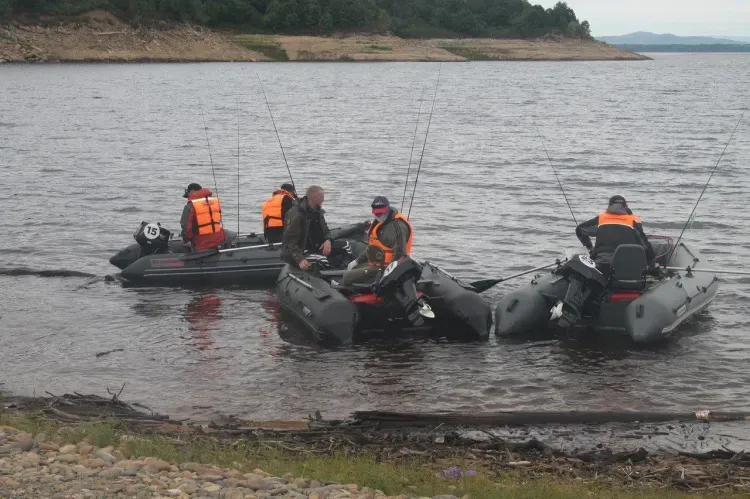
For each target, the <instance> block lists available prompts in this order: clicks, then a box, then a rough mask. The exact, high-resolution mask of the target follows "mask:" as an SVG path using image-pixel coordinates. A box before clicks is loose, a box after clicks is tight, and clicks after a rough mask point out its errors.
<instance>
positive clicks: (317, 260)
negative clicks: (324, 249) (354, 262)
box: [305, 254, 331, 274]
mask: <svg viewBox="0 0 750 499" xmlns="http://www.w3.org/2000/svg"><path fill="white" fill-rule="evenodd" d="M305 260H307V261H308V262H309V263H310V272H312V273H313V274H319V273H320V272H321V271H323V270H331V263H330V262H329V261H328V258H326V257H325V256H323V255H316V254H312V255H307V256H305Z"/></svg>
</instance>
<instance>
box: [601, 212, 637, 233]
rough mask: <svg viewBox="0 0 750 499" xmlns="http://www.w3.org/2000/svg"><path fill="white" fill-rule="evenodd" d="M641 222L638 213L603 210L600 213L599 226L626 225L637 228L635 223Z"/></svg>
mask: <svg viewBox="0 0 750 499" xmlns="http://www.w3.org/2000/svg"><path fill="white" fill-rule="evenodd" d="M637 223H638V224H639V223H641V219H640V218H638V216H637V215H628V214H627V213H622V214H620V213H609V212H606V211H603V212H601V213H599V227H601V226H602V225H624V226H626V227H630V228H631V229H635V224H637Z"/></svg>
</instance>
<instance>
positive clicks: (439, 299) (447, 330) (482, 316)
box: [276, 257, 492, 344]
mask: <svg viewBox="0 0 750 499" xmlns="http://www.w3.org/2000/svg"><path fill="white" fill-rule="evenodd" d="M342 277H343V272H340V271H328V270H321V271H317V272H315V271H307V272H303V271H301V270H299V269H297V268H293V267H292V266H289V265H287V266H285V267H284V269H283V270H282V271H281V273H280V274H279V277H278V280H277V285H276V293H277V295H278V297H279V302H280V305H281V310H282V312H285V313H286V314H287V315H289V316H291V318H292V319H294V320H297V321H299V322H300V323H301V324H302V325H303V326H304V328H305V329H306V330H307V331H309V332H310V333H311V334H312V335H313V336H314V337H315V338H316V339H317V340H318V341H320V342H325V343H336V344H350V343H352V342H356V341H359V340H362V339H367V338H371V337H373V336H375V337H377V336H386V335H393V334H396V335H400V334H404V333H407V332H413V331H427V332H429V333H431V334H437V335H439V336H441V337H446V338H450V339H457V340H464V341H471V340H486V339H488V338H489V334H490V330H491V328H492V309H491V308H490V306H489V305H488V304H487V302H485V301H484V299H483V298H482V297H481V296H480V295H479V294H478V293H476V291H475V290H473V289H472V288H471V286H469V285H466V284H464V283H462V282H461V281H459V280H457V279H456V278H454V277H453V276H451V275H449V274H447V273H446V272H443V271H442V270H441V269H440V268H438V267H437V266H435V265H433V264H431V263H429V262H425V263H418V262H416V261H414V260H412V259H411V258H408V257H404V258H401V259H399V260H398V261H394V262H392V263H391V264H390V265H389V266H388V267H387V268H386V269H384V270H383V271H382V272H379V273H378V275H377V276H376V279H375V283H374V284H360V285H350V286H347V285H344V284H341V279H342Z"/></svg>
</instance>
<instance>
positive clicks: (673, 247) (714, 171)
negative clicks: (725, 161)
mask: <svg viewBox="0 0 750 499" xmlns="http://www.w3.org/2000/svg"><path fill="white" fill-rule="evenodd" d="M744 117H745V111H742V114H741V115H740V119H738V120H737V124H736V125H735V126H734V130H732V134H731V135H730V136H729V140H727V143H726V144H724V149H723V150H722V151H721V154H720V155H719V159H718V160H717V161H716V164H715V165H714V168H713V170H711V175H709V176H708V180H706V185H704V186H703V190H702V191H701V194H700V196H698V201H696V202H695V206H693V211H691V212H690V215H689V216H688V218H687V221H686V222H685V226H684V227H683V228H682V232H680V237H678V238H677V242H676V243H675V244H674V246H672V249H671V250H670V252H669V255H668V256H667V259H666V261H667V263H669V259H670V258H672V254H674V251H675V250H676V249H677V246H679V244H680V240H682V236H683V234H685V230H687V228H688V225H689V224H690V220H691V219H692V218H693V215H694V214H695V210H696V209H697V208H698V204H699V203H700V202H701V199H702V198H703V194H704V193H705V192H706V189H707V188H708V184H709V183H710V182H711V179H712V178H713V176H714V173H716V170H717V169H718V168H719V163H721V158H723V157H724V153H725V152H727V147H729V143H730V142H732V138H734V134H735V132H737V128H739V126H740V123H741V122H742V118H744Z"/></svg>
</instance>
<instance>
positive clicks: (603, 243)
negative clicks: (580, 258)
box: [576, 196, 659, 276]
mask: <svg viewBox="0 0 750 499" xmlns="http://www.w3.org/2000/svg"><path fill="white" fill-rule="evenodd" d="M576 236H578V239H579V240H580V241H581V244H583V245H584V246H586V248H588V250H589V253H590V254H591V257H592V258H593V259H594V261H596V263H597V267H599V270H601V271H602V274H604V275H605V276H609V267H610V264H611V263H612V256H613V255H614V253H615V250H616V249H617V247H618V246H620V245H621V244H639V245H641V246H643V249H644V250H646V259H647V260H648V262H649V265H654V260H655V258H656V254H655V253H654V248H653V247H652V246H651V243H650V242H649V240H648V238H647V237H646V234H645V233H644V232H643V226H642V225H641V219H640V218H639V217H638V216H637V215H635V214H633V212H632V211H630V208H628V203H627V202H626V201H625V198H624V197H622V196H612V197H611V198H610V199H609V206H608V207H607V210H606V211H603V212H602V213H600V214H599V215H598V216H596V217H594V218H592V219H591V220H587V221H586V222H583V223H581V224H579V225H578V227H576ZM592 237H596V244H592V243H591V238H592ZM654 266H656V267H658V266H659V264H658V263H657V264H655V265H654Z"/></svg>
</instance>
